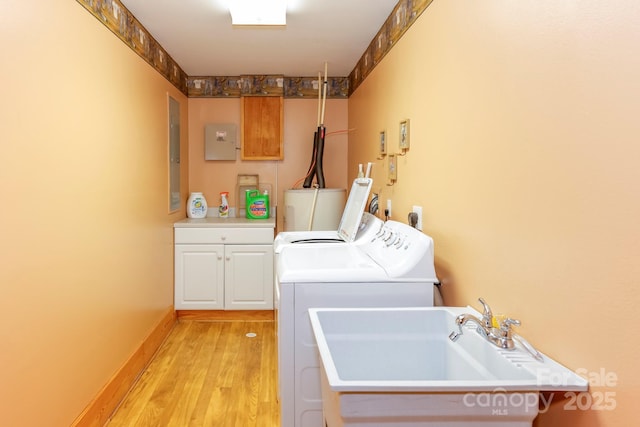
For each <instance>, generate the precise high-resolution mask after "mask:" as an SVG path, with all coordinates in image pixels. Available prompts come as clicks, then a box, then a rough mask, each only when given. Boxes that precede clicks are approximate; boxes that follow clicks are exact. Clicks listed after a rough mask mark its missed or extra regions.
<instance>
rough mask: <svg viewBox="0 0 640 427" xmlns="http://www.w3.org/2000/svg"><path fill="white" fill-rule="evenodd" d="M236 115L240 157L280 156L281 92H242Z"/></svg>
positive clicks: (280, 158) (282, 127)
mask: <svg viewBox="0 0 640 427" xmlns="http://www.w3.org/2000/svg"><path fill="white" fill-rule="evenodd" d="M240 102H241V105H242V107H241V108H242V114H241V117H240V121H241V125H240V139H241V146H240V157H241V158H242V160H282V159H283V158H284V145H283V144H284V126H283V123H284V118H283V117H284V116H283V106H284V101H283V98H282V97H281V96H243V97H242V98H241V101H240Z"/></svg>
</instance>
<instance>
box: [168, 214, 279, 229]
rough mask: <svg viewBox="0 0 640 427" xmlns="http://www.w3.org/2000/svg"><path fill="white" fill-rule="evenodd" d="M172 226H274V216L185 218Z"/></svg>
mask: <svg viewBox="0 0 640 427" xmlns="http://www.w3.org/2000/svg"><path fill="white" fill-rule="evenodd" d="M173 227H174V228H227V227H228V228H276V219H275V218H274V217H271V218H267V219H248V218H236V217H229V218H219V217H207V218H185V219H183V220H182V221H178V222H176V223H174V224H173Z"/></svg>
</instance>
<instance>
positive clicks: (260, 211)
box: [246, 190, 269, 219]
mask: <svg viewBox="0 0 640 427" xmlns="http://www.w3.org/2000/svg"><path fill="white" fill-rule="evenodd" d="M246 200H247V204H246V211H247V218H249V219H267V218H269V195H268V194H260V192H259V191H258V190H247V192H246Z"/></svg>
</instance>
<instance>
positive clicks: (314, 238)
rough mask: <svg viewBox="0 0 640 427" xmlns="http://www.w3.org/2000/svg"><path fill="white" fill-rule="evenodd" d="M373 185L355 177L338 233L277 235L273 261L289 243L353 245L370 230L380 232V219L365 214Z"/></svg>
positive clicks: (308, 232)
mask: <svg viewBox="0 0 640 427" xmlns="http://www.w3.org/2000/svg"><path fill="white" fill-rule="evenodd" d="M372 183H373V180H372V179H371V178H356V179H354V180H353V184H352V185H351V191H349V197H348V199H347V203H346V204H345V207H344V210H343V211H342V217H341V218H340V222H339V224H338V229H337V230H323V231H284V232H281V233H278V235H277V236H276V238H275V240H274V242H273V250H274V253H275V255H276V258H277V257H278V254H279V253H280V252H281V251H282V249H283V248H284V247H285V246H287V245H290V244H317V243H352V242H354V241H356V240H361V238H364V237H368V236H369V233H370V232H372V231H374V232H377V231H379V229H380V227H381V226H382V220H381V219H379V218H377V217H375V216H373V215H371V214H369V213H365V212H364V210H365V206H366V204H367V199H368V198H369V192H370V191H371V185H372ZM376 227H378V229H376Z"/></svg>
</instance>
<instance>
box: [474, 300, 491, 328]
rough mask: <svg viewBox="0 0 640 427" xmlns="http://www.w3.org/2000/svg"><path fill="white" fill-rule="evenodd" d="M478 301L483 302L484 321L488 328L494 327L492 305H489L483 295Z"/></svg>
mask: <svg viewBox="0 0 640 427" xmlns="http://www.w3.org/2000/svg"><path fill="white" fill-rule="evenodd" d="M478 301H480V304H482V321H483V322H484V326H485V327H486V328H487V329H490V328H492V327H493V313H492V312H491V307H489V304H487V303H486V302H485V300H484V299H483V298H482V297H480V298H478Z"/></svg>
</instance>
